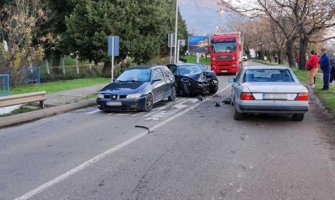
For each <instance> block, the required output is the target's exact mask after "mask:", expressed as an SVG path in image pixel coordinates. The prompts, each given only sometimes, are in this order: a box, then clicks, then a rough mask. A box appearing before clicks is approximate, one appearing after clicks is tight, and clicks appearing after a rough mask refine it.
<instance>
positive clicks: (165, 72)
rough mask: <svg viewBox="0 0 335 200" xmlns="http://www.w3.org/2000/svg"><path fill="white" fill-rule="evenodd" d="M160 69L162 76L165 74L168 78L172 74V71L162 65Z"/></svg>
mask: <svg viewBox="0 0 335 200" xmlns="http://www.w3.org/2000/svg"><path fill="white" fill-rule="evenodd" d="M162 71H163V73H164V76H165V77H166V78H170V77H172V76H173V74H172V72H171V71H170V70H169V69H168V68H167V67H163V68H162Z"/></svg>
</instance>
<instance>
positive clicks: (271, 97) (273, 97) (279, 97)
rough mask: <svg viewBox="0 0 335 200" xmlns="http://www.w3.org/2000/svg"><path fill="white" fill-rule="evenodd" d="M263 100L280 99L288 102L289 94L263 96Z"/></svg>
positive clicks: (265, 94) (266, 94)
mask: <svg viewBox="0 0 335 200" xmlns="http://www.w3.org/2000/svg"><path fill="white" fill-rule="evenodd" d="M263 99H279V100H287V94H271V93H270V94H268V93H264V94H263Z"/></svg>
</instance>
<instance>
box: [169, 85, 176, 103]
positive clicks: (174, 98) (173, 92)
mask: <svg viewBox="0 0 335 200" xmlns="http://www.w3.org/2000/svg"><path fill="white" fill-rule="evenodd" d="M176 97H177V93H176V87H172V89H171V95H170V96H169V97H168V100H169V101H174V100H176Z"/></svg>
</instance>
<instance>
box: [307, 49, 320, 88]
mask: <svg viewBox="0 0 335 200" xmlns="http://www.w3.org/2000/svg"><path fill="white" fill-rule="evenodd" d="M318 64H319V58H318V55H317V54H316V52H315V51H314V50H312V51H311V56H310V57H309V59H308V61H307V64H306V66H305V69H306V70H307V78H308V86H309V87H312V88H314V87H315V75H316V73H317V72H318Z"/></svg>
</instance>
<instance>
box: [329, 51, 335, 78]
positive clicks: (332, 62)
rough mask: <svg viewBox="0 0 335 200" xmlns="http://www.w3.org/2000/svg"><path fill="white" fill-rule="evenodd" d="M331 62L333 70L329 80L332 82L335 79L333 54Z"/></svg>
mask: <svg viewBox="0 0 335 200" xmlns="http://www.w3.org/2000/svg"><path fill="white" fill-rule="evenodd" d="M330 64H331V66H332V69H331V72H330V80H329V83H332V82H333V80H335V56H333V57H332V58H331V59H330Z"/></svg>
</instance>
